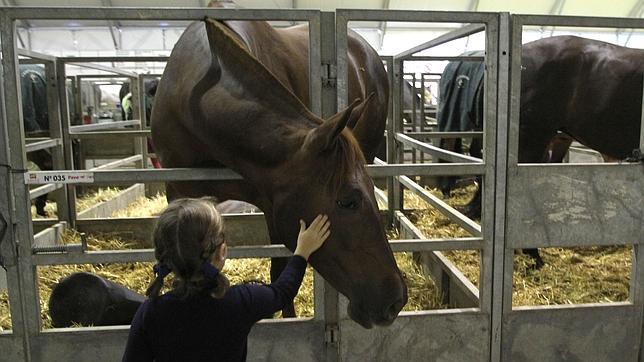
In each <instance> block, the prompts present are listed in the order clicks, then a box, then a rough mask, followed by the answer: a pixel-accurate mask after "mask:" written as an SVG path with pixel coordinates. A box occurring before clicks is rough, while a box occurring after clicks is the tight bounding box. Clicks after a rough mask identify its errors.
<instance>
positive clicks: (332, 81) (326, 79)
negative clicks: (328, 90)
mask: <svg viewBox="0 0 644 362" xmlns="http://www.w3.org/2000/svg"><path fill="white" fill-rule="evenodd" d="M337 80H338V72H337V67H336V66H335V64H322V86H323V87H332V88H335V86H336V81H337Z"/></svg>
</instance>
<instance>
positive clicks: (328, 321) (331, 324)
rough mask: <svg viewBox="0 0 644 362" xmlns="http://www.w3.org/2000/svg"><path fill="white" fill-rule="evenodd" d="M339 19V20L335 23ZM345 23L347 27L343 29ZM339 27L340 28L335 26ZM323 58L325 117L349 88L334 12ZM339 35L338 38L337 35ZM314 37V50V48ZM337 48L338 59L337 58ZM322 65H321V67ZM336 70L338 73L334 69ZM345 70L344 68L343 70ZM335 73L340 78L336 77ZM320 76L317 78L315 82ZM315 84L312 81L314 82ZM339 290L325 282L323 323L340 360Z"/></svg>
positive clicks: (342, 35)
mask: <svg viewBox="0 0 644 362" xmlns="http://www.w3.org/2000/svg"><path fill="white" fill-rule="evenodd" d="M336 21H337V22H336ZM342 25H344V26H345V29H344V30H343V31H342ZM336 27H337V28H336ZM319 35H320V43H319V49H320V61H321V63H318V64H317V65H316V68H318V69H320V68H321V69H322V72H326V74H324V73H323V74H322V77H323V78H324V77H326V81H325V82H324V84H322V87H321V93H320V95H321V98H320V100H321V110H322V116H323V117H324V118H326V117H330V116H332V115H333V114H335V113H336V112H337V110H338V108H339V107H344V106H345V105H346V100H347V87H346V83H345V80H346V78H343V76H346V74H347V73H346V65H347V64H346V54H347V53H346V36H347V30H346V22H344V23H343V22H342V19H337V20H336V19H335V14H334V13H332V12H321V13H320V33H319ZM336 37H337V38H336ZM315 45H317V44H314V43H313V39H311V45H310V46H311V49H315V48H316V47H315ZM336 49H337V58H336ZM320 64H321V67H320ZM335 69H337V73H336V72H335V71H334V70H335ZM341 69H343V71H341ZM334 76H336V77H337V79H333V77H334ZM319 79H320V78H317V79H315V80H316V81H317V80H319ZM312 83H313V82H312ZM339 299H340V295H339V293H338V292H337V291H336V290H335V289H334V288H333V287H332V286H331V284H329V283H328V282H326V281H325V282H324V326H325V347H324V350H325V358H324V360H325V361H329V362H332V361H338V360H339V359H340V329H339V327H338V325H339V323H340V313H339V310H338V308H339Z"/></svg>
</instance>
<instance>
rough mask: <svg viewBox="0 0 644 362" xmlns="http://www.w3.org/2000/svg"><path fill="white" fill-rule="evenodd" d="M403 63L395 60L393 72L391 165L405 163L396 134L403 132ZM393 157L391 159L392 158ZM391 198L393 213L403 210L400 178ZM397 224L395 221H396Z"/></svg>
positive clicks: (390, 128) (390, 137)
mask: <svg viewBox="0 0 644 362" xmlns="http://www.w3.org/2000/svg"><path fill="white" fill-rule="evenodd" d="M403 62H404V60H402V59H394V63H393V67H392V72H393V90H392V93H393V97H394V98H393V115H394V118H393V122H391V123H392V124H391V126H390V127H389V130H390V131H387V137H389V140H390V141H389V142H391V143H392V146H391V150H392V153H391V155H390V154H387V161H389V160H390V159H391V160H392V161H391V163H394V164H396V163H404V158H403V157H404V154H403V146H402V145H401V144H400V143H398V142H397V141H396V134H398V133H400V132H402V128H403V113H402V111H403V109H402V95H403V93H402V82H404V79H403ZM390 156H391V157H390ZM391 189H392V192H391V198H390V200H391V201H390V202H389V204H390V205H391V206H390V208H389V209H390V210H391V212H395V211H396V210H402V209H403V207H402V206H403V198H402V188H401V186H400V182H399V181H398V177H394V178H393V185H392V187H391ZM394 222H395V219H394Z"/></svg>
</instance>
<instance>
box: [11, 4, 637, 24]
mask: <svg viewBox="0 0 644 362" xmlns="http://www.w3.org/2000/svg"><path fill="white" fill-rule="evenodd" d="M208 2H209V0H182V1H180V2H178V1H173V0H0V4H4V5H14V6H66V7H91V6H110V7H112V6H113V7H179V6H178V4H180V5H181V6H180V7H202V6H206V5H207V3H208ZM236 3H237V4H238V5H239V6H242V7H246V8H272V9H293V8H295V9H321V10H327V11H329V10H331V11H332V10H334V9H336V8H354V9H396V10H438V11H509V12H512V13H516V14H544V15H547V14H553V15H583V16H611V17H642V15H643V13H644V0H619V1H606V0H541V1H539V0H534V1H516V0H450V1H445V0H237V1H236ZM29 24H30V26H32V27H50V26H68V25H65V24H62V25H61V23H60V22H49V21H31V22H29ZM106 25H107V24H106V23H105V22H83V23H82V24H80V23H79V22H77V23H76V24H74V25H71V26H75V27H79V26H81V27H82V26H106ZM128 25H130V24H128V23H124V24H123V26H128ZM131 25H134V24H131ZM392 25H393V26H395V24H392ZM374 26H375V27H377V24H376V25H374Z"/></svg>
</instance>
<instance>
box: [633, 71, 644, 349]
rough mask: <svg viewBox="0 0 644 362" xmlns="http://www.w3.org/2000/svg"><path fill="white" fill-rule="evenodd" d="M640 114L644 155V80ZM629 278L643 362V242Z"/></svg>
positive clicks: (635, 246) (636, 251)
mask: <svg viewBox="0 0 644 362" xmlns="http://www.w3.org/2000/svg"><path fill="white" fill-rule="evenodd" d="M642 88H643V89H642V92H643V93H642V105H641V107H642V113H641V115H640V144H639V146H640V147H639V149H640V152H641V153H644V79H643V81H642ZM631 268H632V271H631V273H632V276H631V290H630V295H631V299H632V302H633V304H635V305H639V306H641V307H642V314H641V318H642V328H641V332H640V334H641V336H640V338H641V340H640V355H639V361H640V362H644V240H642V239H640V240H638V243H637V244H635V245H634V246H633V265H632V266H631Z"/></svg>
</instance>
